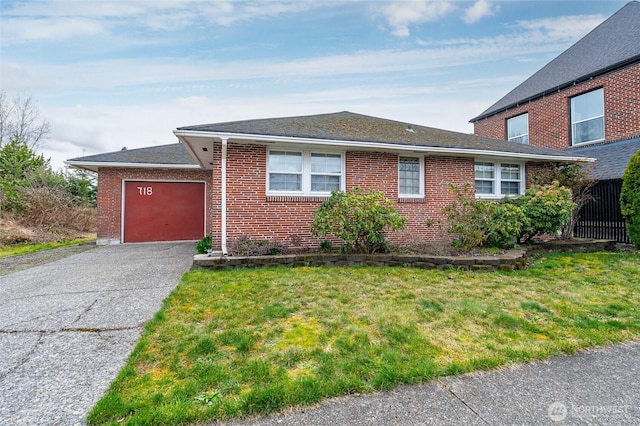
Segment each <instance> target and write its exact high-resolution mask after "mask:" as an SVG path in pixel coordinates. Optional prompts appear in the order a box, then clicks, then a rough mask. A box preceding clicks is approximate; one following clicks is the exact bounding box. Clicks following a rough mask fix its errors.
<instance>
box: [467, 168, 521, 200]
mask: <svg viewBox="0 0 640 426" xmlns="http://www.w3.org/2000/svg"><path fill="white" fill-rule="evenodd" d="M523 172H524V167H523V166H522V165H521V164H517V163H490V162H476V164H475V175H476V177H475V185H476V196H477V197H494V198H497V197H504V196H509V195H519V194H521V193H522V192H523V189H524V188H523V186H522V182H523V180H524V179H523ZM497 190H499V192H497Z"/></svg>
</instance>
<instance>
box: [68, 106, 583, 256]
mask: <svg viewBox="0 0 640 426" xmlns="http://www.w3.org/2000/svg"><path fill="white" fill-rule="evenodd" d="M174 134H175V135H176V136H177V137H178V139H179V140H180V142H181V144H175V145H165V146H159V147H149V148H142V149H132V150H128V151H118V152H113V153H108V154H100V155H93V156H88V157H82V158H75V159H72V160H69V161H67V164H68V165H70V166H73V167H79V168H85V169H90V170H94V171H97V172H98V219H99V220H98V239H99V242H100V243H117V242H140V241H167V240H192V239H198V238H201V237H202V236H205V235H211V236H212V240H213V248H214V249H215V250H221V251H223V252H226V249H227V244H228V243H229V242H230V241H232V240H233V239H235V238H238V237H241V236H243V235H248V236H250V237H253V238H261V239H262V238H266V239H275V240H278V241H281V242H283V243H285V244H287V245H289V246H292V245H305V246H311V245H317V244H318V240H317V239H313V238H311V235H310V231H309V225H310V223H311V221H312V219H313V212H314V211H315V210H316V209H317V208H318V206H319V205H320V204H321V203H322V201H323V200H325V199H327V197H329V196H330V193H331V191H332V190H350V189H352V188H354V187H360V188H362V189H363V190H369V189H376V190H379V191H382V192H383V193H384V194H385V196H386V197H387V198H389V199H391V200H393V202H394V204H395V206H396V208H397V209H398V210H399V212H400V213H401V214H403V215H405V216H407V217H408V218H409V221H408V224H407V227H406V229H405V230H404V231H400V232H397V233H393V234H392V235H391V236H390V240H391V241H392V242H394V243H407V242H419V241H428V240H431V241H433V240H442V239H448V237H447V236H446V235H442V233H441V232H440V230H439V229H438V228H437V227H429V226H428V225H427V222H428V221H436V222H437V221H438V220H441V219H444V218H443V215H442V209H443V208H444V207H445V206H446V205H447V204H448V203H450V202H451V201H452V195H451V193H450V191H449V184H450V183H451V184H456V185H462V184H464V183H467V182H468V183H471V184H474V183H475V188H476V194H477V196H478V197H486V198H493V199H499V198H502V197H503V196H505V195H517V194H520V193H522V192H523V191H524V189H525V186H526V184H527V179H528V177H529V176H530V174H531V172H532V171H533V170H535V169H536V168H539V167H544V164H545V163H549V162H574V161H584V160H585V158H584V157H582V156H576V155H573V154H570V153H564V152H560V151H555V150H551V149H547V148H542V147H536V146H531V145H519V144H513V143H511V142H507V141H504V140H498V139H491V138H485V137H480V136H475V135H469V134H464V133H457V132H451V131H446V130H440V129H434V128H430V127H424V126H418V125H413V124H407V123H403V122H399V121H392V120H386V119H382V118H376V117H370V116H366V115H360V114H354V113H350V112H340V113H334V114H321V115H312V116H301V117H286V118H270V119H259V120H247V121H236V122H228V123H218V124H206V125H199V126H187V127H180V128H178V129H176V130H175V131H174Z"/></svg>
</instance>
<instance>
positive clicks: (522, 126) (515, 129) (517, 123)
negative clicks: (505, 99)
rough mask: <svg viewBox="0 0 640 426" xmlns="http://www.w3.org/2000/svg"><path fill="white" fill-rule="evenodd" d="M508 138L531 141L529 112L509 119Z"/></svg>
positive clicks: (524, 141) (525, 141)
mask: <svg viewBox="0 0 640 426" xmlns="http://www.w3.org/2000/svg"><path fill="white" fill-rule="evenodd" d="M507 139H508V140H509V141H512V142H516V143H523V144H528V143H529V114H528V113H525V114H521V115H518V116H516V117H512V118H509V119H508V120H507Z"/></svg>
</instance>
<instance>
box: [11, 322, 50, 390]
mask: <svg viewBox="0 0 640 426" xmlns="http://www.w3.org/2000/svg"><path fill="white" fill-rule="evenodd" d="M45 334H46V332H44V331H40V332H38V340H36V341H35V343H34V344H33V346H32V347H31V349H30V350H29V352H27V353H26V354H24V356H23V357H22V358H20V359H19V360H18V362H16V363H15V365H14V366H13V367H11V368H9V369H8V370H7V371H5V372H4V373H1V374H0V380H2V379H4V378H5V377H7V376H8V375H9V374H11V373H13V372H14V371H16V370H17V369H18V368H20V367H22V366H23V365H24V364H25V363H26V362H27V361H28V360H29V358H31V356H32V355H33V354H34V353H35V352H36V349H37V348H38V346H40V345H41V344H42V338H43V337H44V335H45Z"/></svg>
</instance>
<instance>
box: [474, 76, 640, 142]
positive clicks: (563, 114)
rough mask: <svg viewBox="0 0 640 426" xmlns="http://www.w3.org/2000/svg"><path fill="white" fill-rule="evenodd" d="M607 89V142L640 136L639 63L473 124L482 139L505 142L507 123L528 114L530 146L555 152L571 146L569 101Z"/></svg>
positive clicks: (605, 94) (605, 107) (605, 104)
mask: <svg viewBox="0 0 640 426" xmlns="http://www.w3.org/2000/svg"><path fill="white" fill-rule="evenodd" d="M600 87H603V88H604V109H605V124H604V125H605V139H606V140H607V141H613V140H619V139H623V138H630V137H633V136H638V135H640V64H635V65H633V66H630V67H627V68H624V69H622V70H618V71H616V72H612V73H609V74H606V75H602V76H600V77H597V78H594V79H593V80H589V81H587V82H584V83H579V84H577V85H575V86H572V87H570V88H568V89H565V90H563V91H561V92H557V93H553V94H551V95H548V96H545V97H544V98H540V99H536V100H534V101H532V102H530V103H527V104H525V105H521V106H518V107H515V108H512V109H510V110H508V111H505V112H502V113H500V114H497V115H493V116H490V117H488V118H485V119H483V120H480V121H477V122H475V123H474V133H475V134H477V135H480V136H486V137H492V138H498V139H506V120H507V119H508V118H511V117H515V116H516V115H520V114H523V113H525V112H528V113H529V143H530V144H531V145H537V146H544V147H548V148H554V149H567V148H569V147H570V146H571V133H570V116H569V115H570V100H569V99H570V98H571V97H573V96H575V95H579V94H582V93H585V92H588V91H590V90H593V89H597V88H600Z"/></svg>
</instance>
